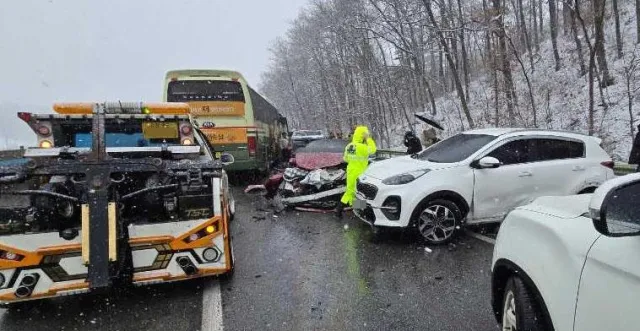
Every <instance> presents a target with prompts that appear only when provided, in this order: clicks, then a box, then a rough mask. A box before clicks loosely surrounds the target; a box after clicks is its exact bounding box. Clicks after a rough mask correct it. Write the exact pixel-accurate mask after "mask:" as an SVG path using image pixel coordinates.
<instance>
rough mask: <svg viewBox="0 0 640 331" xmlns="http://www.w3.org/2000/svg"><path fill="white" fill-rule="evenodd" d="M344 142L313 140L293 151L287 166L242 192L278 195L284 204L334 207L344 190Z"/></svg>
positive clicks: (289, 205)
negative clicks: (293, 153) (260, 183)
mask: <svg viewBox="0 0 640 331" xmlns="http://www.w3.org/2000/svg"><path fill="white" fill-rule="evenodd" d="M347 144H348V142H347V141H345V140H339V139H323V140H316V141H312V142H310V143H309V144H308V145H307V146H305V147H303V148H300V149H298V150H297V151H296V153H295V155H294V157H293V158H292V159H291V160H290V161H289V166H288V167H287V168H285V169H284V170H283V171H280V172H279V173H277V174H274V175H272V176H271V177H270V178H269V179H267V181H266V182H265V184H264V185H252V186H249V187H248V188H247V189H246V190H245V192H246V193H252V194H255V193H258V192H260V193H264V194H265V196H266V198H267V199H272V198H274V197H276V196H279V197H280V198H281V202H282V204H283V205H284V206H285V207H302V208H314V209H333V208H335V207H336V205H337V202H338V201H339V199H340V196H341V195H342V194H343V193H344V191H345V186H346V167H347V164H346V163H345V162H344V159H343V153H344V149H345V147H346V146H347Z"/></svg>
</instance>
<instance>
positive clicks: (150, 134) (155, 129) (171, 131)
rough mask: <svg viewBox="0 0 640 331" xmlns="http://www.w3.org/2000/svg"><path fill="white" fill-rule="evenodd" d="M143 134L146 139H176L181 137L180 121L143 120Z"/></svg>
mask: <svg viewBox="0 0 640 331" xmlns="http://www.w3.org/2000/svg"><path fill="white" fill-rule="evenodd" d="M142 134H143V135H144V137H145V138H146V139H176V138H178V137H179V136H178V123H176V122H143V123H142Z"/></svg>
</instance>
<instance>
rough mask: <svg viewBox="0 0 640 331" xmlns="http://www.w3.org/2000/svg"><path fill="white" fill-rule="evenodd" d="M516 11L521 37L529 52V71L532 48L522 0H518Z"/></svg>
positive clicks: (531, 62)
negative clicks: (518, 17) (518, 16)
mask: <svg viewBox="0 0 640 331" xmlns="http://www.w3.org/2000/svg"><path fill="white" fill-rule="evenodd" d="M518 12H519V15H520V24H521V25H522V27H521V30H522V39H524V44H525V46H527V52H528V53H529V66H530V67H531V72H533V50H532V49H531V39H530V38H529V33H528V32H527V23H526V20H525V18H524V9H523V8H522V0H518Z"/></svg>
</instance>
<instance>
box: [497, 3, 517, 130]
mask: <svg viewBox="0 0 640 331" xmlns="http://www.w3.org/2000/svg"><path fill="white" fill-rule="evenodd" d="M492 2H493V11H494V14H495V17H494V18H493V22H494V28H493V33H494V34H495V35H496V36H497V38H498V52H499V54H498V58H500V66H499V70H500V71H501V72H502V76H503V77H504V84H505V87H504V95H505V99H506V101H507V116H508V118H509V125H511V126H514V125H515V122H516V120H515V111H514V90H515V89H514V86H513V77H512V75H511V64H510V62H509V56H508V54H507V38H506V32H505V30H504V12H503V8H502V4H501V1H500V0H492Z"/></svg>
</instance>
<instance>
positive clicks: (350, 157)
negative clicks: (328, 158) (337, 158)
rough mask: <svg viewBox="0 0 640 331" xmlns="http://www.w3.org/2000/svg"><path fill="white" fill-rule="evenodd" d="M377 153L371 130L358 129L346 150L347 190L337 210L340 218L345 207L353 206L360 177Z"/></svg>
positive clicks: (360, 127) (359, 127)
mask: <svg viewBox="0 0 640 331" xmlns="http://www.w3.org/2000/svg"><path fill="white" fill-rule="evenodd" d="M376 151H377V148H376V142H375V141H374V140H373V138H371V137H370V136H369V129H367V127H366V126H358V127H356V129H355V130H354V132H353V135H352V137H351V143H350V144H349V145H347V147H345V149H344V161H345V162H347V190H346V191H345V192H344V195H343V196H342V199H340V203H339V204H338V208H337V209H336V215H337V216H338V217H342V212H343V210H344V207H345V206H351V205H353V200H354V199H355V197H356V182H357V180H358V177H360V175H362V173H364V171H365V170H367V166H369V156H371V155H374V154H375V153H376Z"/></svg>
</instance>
